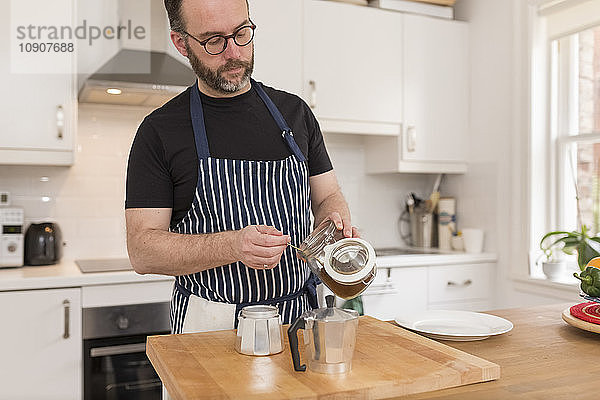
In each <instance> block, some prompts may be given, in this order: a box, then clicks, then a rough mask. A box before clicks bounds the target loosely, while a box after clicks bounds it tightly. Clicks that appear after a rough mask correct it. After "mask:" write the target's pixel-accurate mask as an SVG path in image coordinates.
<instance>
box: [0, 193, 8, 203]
mask: <svg viewBox="0 0 600 400" xmlns="http://www.w3.org/2000/svg"><path fill="white" fill-rule="evenodd" d="M0 206H10V193H8V192H0Z"/></svg>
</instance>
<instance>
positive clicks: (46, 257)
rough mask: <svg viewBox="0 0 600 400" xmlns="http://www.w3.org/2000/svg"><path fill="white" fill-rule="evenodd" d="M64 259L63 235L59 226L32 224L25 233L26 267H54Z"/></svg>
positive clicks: (46, 223) (47, 223) (49, 223)
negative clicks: (53, 265)
mask: <svg viewBox="0 0 600 400" xmlns="http://www.w3.org/2000/svg"><path fill="white" fill-rule="evenodd" d="M61 257H62V234H61V231H60V228H59V226H58V224H55V223H51V222H44V223H41V224H31V225H29V228H27V232H26V233H25V265H52V264H56V263H57V262H58V261H60V258H61Z"/></svg>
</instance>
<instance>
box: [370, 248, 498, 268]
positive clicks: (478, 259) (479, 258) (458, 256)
mask: <svg viewBox="0 0 600 400" xmlns="http://www.w3.org/2000/svg"><path fill="white" fill-rule="evenodd" d="M429 251H430V252H424V253H421V254H398V255H385V256H377V267H379V268H396V267H423V266H433V265H458V264H462V265H464V264H479V263H494V262H496V261H497V256H496V254H494V253H464V252H458V251H447V252H437V251H435V249H433V250H429Z"/></svg>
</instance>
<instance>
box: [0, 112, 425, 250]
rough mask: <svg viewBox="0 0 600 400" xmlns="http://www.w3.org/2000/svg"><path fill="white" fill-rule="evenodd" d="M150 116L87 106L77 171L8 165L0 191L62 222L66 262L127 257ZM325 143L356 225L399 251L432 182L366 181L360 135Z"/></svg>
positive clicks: (33, 215) (0, 171)
mask: <svg viewBox="0 0 600 400" xmlns="http://www.w3.org/2000/svg"><path fill="white" fill-rule="evenodd" d="M151 111H152V110H151V109H149V108H142V107H120V106H109V105H91V104H84V105H80V107H79V123H78V133H77V153H76V159H75V165H74V166H72V167H70V168H66V167H39V166H2V167H0V190H3V191H4V190H6V191H9V192H10V193H11V194H12V196H13V203H12V204H13V205H14V206H20V207H23V208H25V214H26V223H30V222H42V221H53V222H57V223H58V224H59V225H60V227H61V230H62V233H63V240H64V241H65V243H66V247H65V251H64V254H65V257H66V258H94V257H124V256H126V255H127V250H126V242H125V238H126V235H125V218H124V202H125V174H126V167H127V157H128V154H129V149H130V146H131V142H132V140H133V137H134V135H135V132H136V130H137V127H138V125H139V124H140V122H141V121H142V120H143V118H144V117H145V116H146V115H147V114H148V113H150V112H151ZM325 141H326V143H327V146H328V150H329V153H330V156H331V159H332V162H333V164H334V167H335V170H336V174H337V177H338V181H339V183H340V187H341V188H342V191H343V193H344V196H345V197H346V200H347V201H348V204H349V205H350V209H351V211H352V217H353V223H354V224H355V225H356V226H358V227H359V229H360V230H361V233H362V236H363V238H365V239H366V240H369V241H370V242H371V243H372V244H373V245H374V246H376V247H383V246H397V245H400V244H401V239H400V235H399V232H398V224H397V222H398V218H399V216H400V212H401V208H402V206H403V204H404V198H405V196H406V194H407V193H408V192H410V191H414V192H416V193H417V194H419V195H420V196H426V195H429V192H430V190H431V186H432V185H433V180H434V177H433V176H431V175H419V174H386V175H367V174H366V173H365V167H364V162H365V161H364V158H365V157H364V146H363V139H362V137H361V136H359V135H342V134H326V135H325Z"/></svg>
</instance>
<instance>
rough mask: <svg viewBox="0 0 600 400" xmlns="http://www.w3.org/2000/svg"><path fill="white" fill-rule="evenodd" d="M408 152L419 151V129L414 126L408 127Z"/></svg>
mask: <svg viewBox="0 0 600 400" xmlns="http://www.w3.org/2000/svg"><path fill="white" fill-rule="evenodd" d="M406 150H408V152H409V153H414V151H415V150H417V128H415V127H414V126H412V125H409V126H407V127H406Z"/></svg>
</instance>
